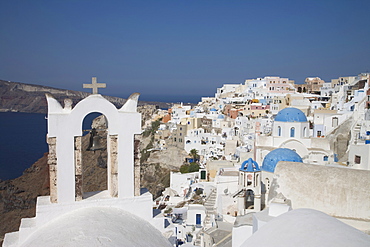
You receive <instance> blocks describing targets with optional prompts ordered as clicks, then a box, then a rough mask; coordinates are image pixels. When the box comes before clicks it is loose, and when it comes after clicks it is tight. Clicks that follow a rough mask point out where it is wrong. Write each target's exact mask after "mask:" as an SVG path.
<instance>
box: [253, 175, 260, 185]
mask: <svg viewBox="0 0 370 247" xmlns="http://www.w3.org/2000/svg"><path fill="white" fill-rule="evenodd" d="M259 180H260V175H259V174H256V177H255V180H254V186H258V185H259Z"/></svg>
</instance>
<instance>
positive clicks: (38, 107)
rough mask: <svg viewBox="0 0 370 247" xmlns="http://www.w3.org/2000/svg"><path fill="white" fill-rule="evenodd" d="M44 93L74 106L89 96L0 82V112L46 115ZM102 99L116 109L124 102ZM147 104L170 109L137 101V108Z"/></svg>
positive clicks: (152, 103) (70, 91) (36, 86)
mask: <svg viewBox="0 0 370 247" xmlns="http://www.w3.org/2000/svg"><path fill="white" fill-rule="evenodd" d="M45 93H51V94H52V95H53V96H54V97H55V98H56V99H57V100H58V101H59V102H63V101H64V99H65V98H69V99H72V101H73V103H74V104H76V103H77V102H79V101H80V100H81V99H83V98H86V97H87V96H89V95H90V93H86V92H79V91H72V90H65V89H57V88H52V87H46V86H39V85H32V84H25V83H19V82H10V81H4V80H0V111H14V112H30V113H47V103H46V98H45ZM104 97H105V98H106V99H107V100H109V101H110V102H112V103H113V104H114V105H115V106H116V107H121V106H122V105H123V104H124V103H125V102H126V100H125V99H122V98H118V97H111V96H104ZM147 104H150V105H155V106H157V107H159V108H169V107H171V103H164V102H147V101H139V106H140V105H147Z"/></svg>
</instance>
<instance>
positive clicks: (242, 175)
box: [240, 172, 245, 187]
mask: <svg viewBox="0 0 370 247" xmlns="http://www.w3.org/2000/svg"><path fill="white" fill-rule="evenodd" d="M240 185H241V186H243V187H244V186H245V182H244V173H243V172H240Z"/></svg>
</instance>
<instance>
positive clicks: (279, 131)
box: [278, 126, 281, 136]
mask: <svg viewBox="0 0 370 247" xmlns="http://www.w3.org/2000/svg"><path fill="white" fill-rule="evenodd" d="M278 136H281V127H280V126H278Z"/></svg>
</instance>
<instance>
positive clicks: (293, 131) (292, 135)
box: [290, 127, 295, 137]
mask: <svg viewBox="0 0 370 247" xmlns="http://www.w3.org/2000/svg"><path fill="white" fill-rule="evenodd" d="M294 134H295V128H294V127H292V128H290V137H294Z"/></svg>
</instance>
